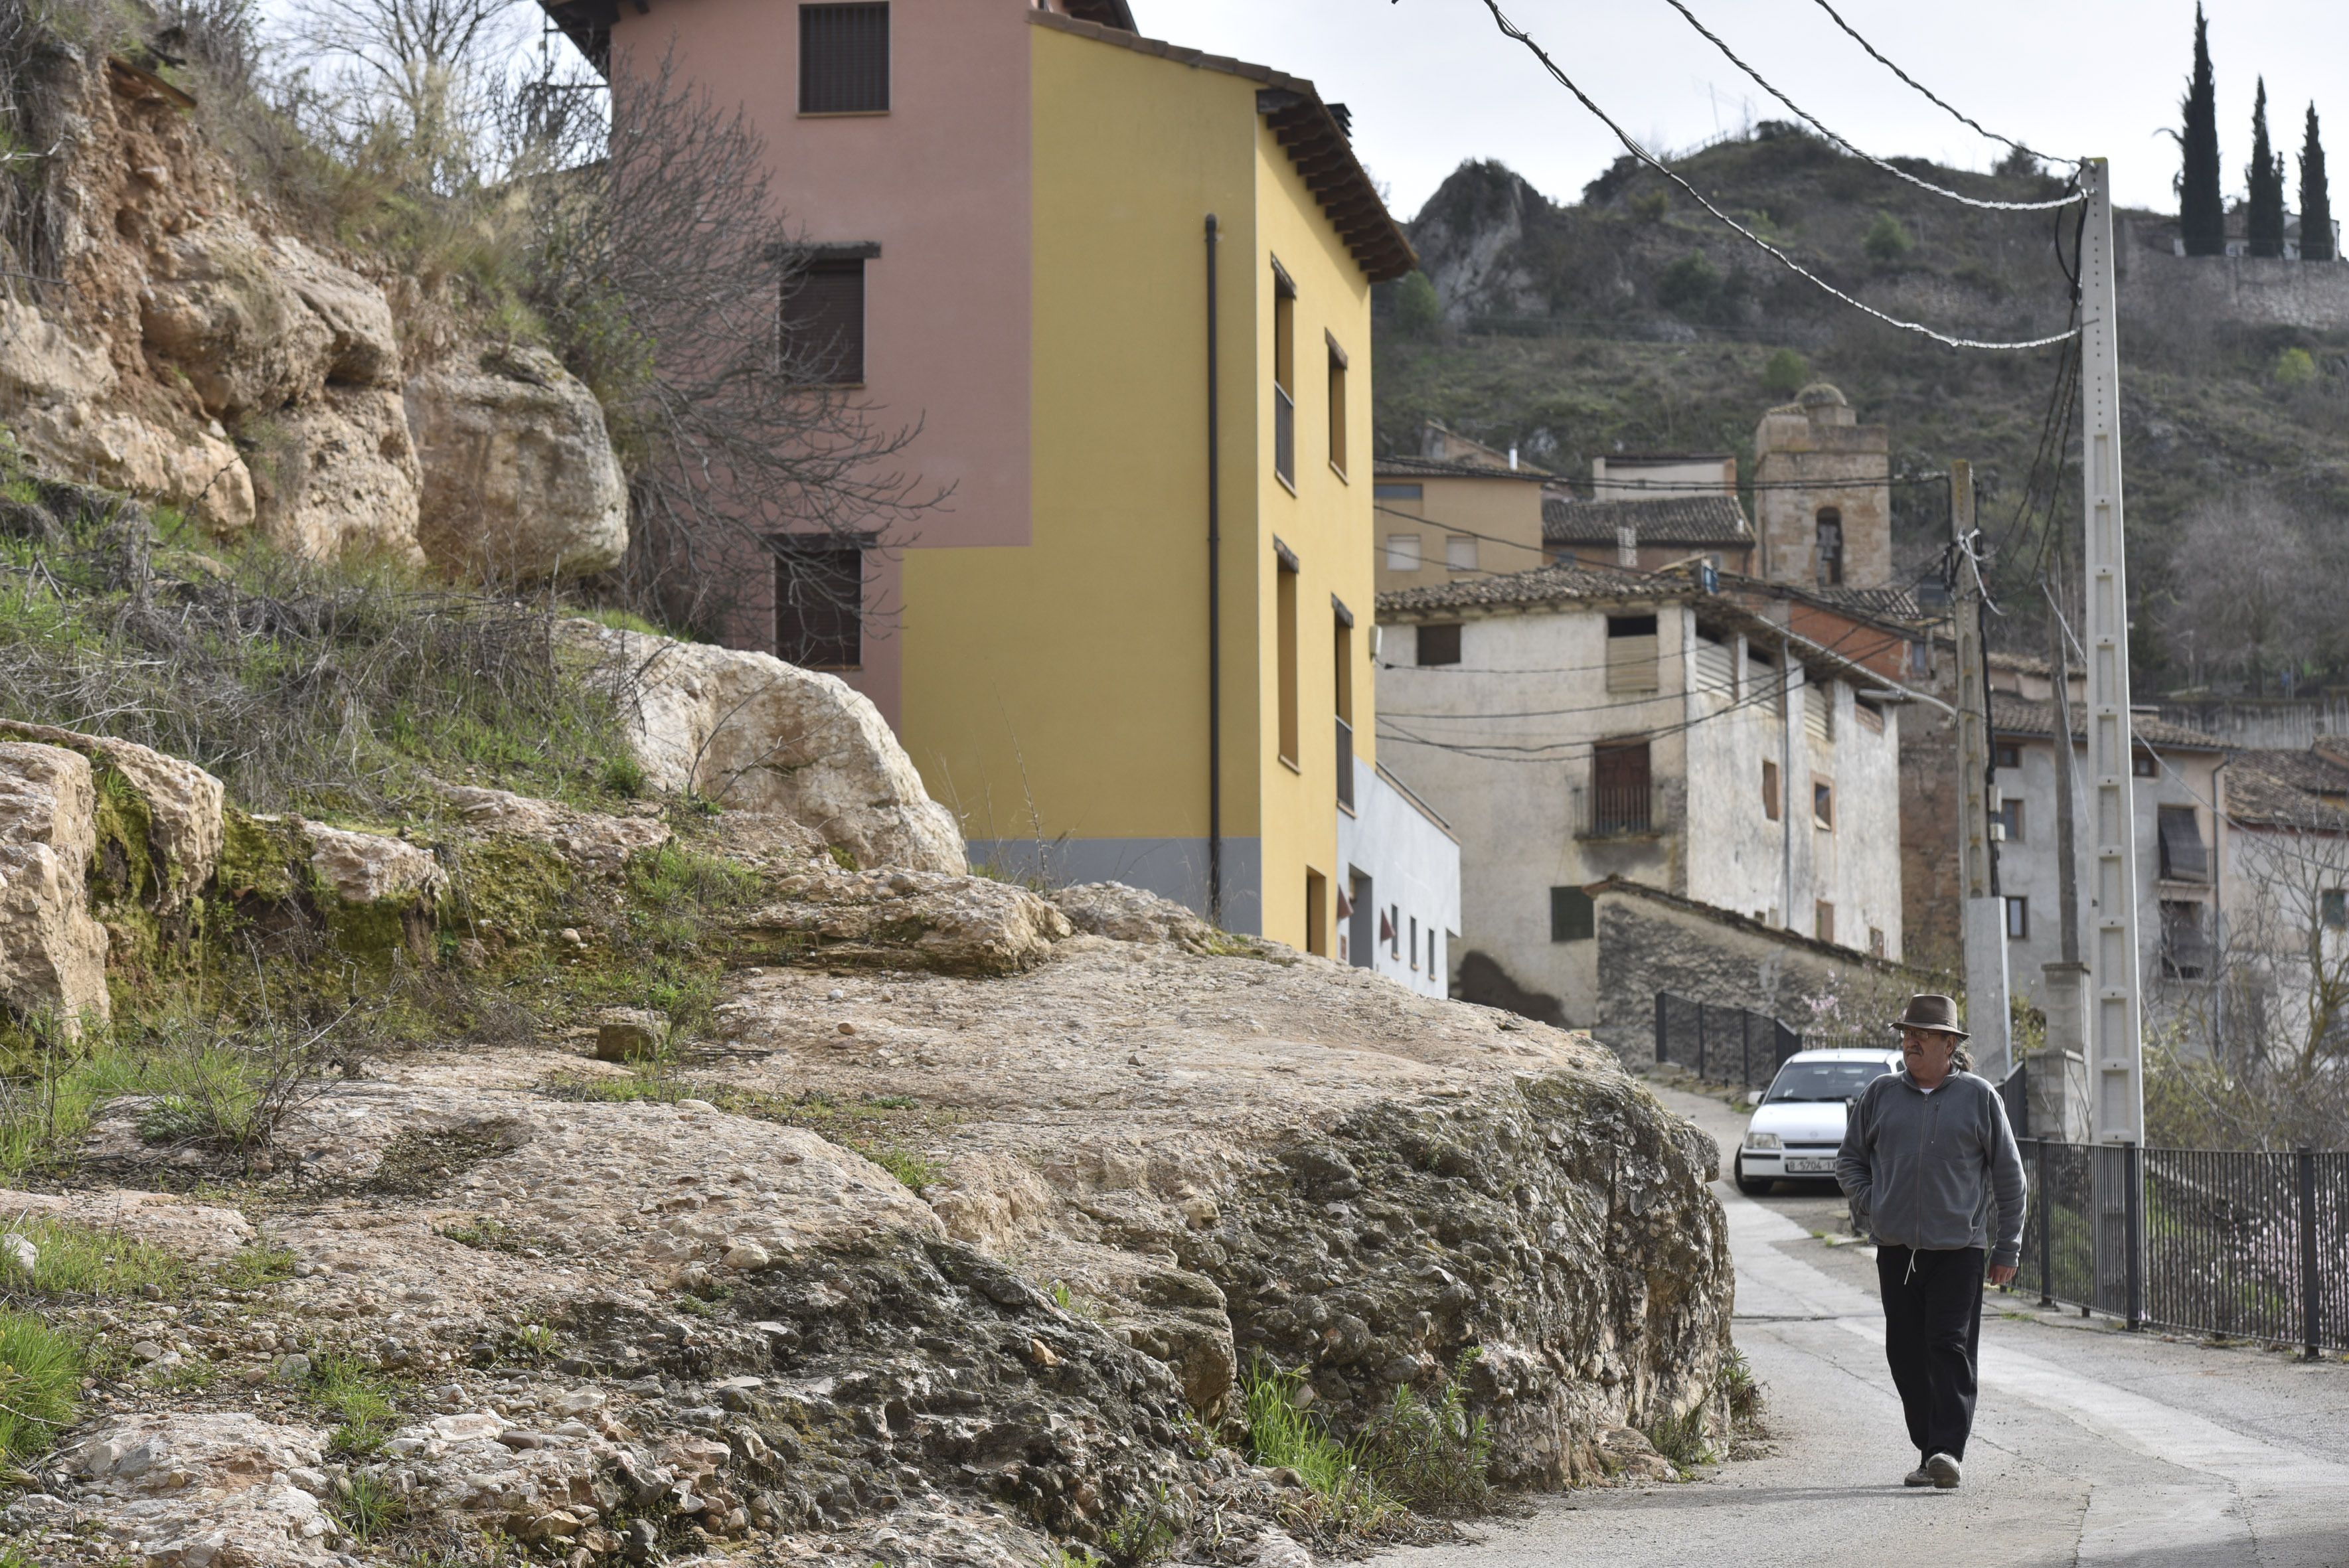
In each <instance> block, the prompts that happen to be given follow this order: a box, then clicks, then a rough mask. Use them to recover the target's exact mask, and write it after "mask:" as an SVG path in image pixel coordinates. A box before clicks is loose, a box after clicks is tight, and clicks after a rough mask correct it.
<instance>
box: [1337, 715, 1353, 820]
mask: <svg viewBox="0 0 2349 1568" xmlns="http://www.w3.org/2000/svg"><path fill="white" fill-rule="evenodd" d="M1338 804H1340V806H1343V807H1345V808H1346V810H1349V811H1350V810H1353V809H1354V727H1353V726H1352V725H1350V724H1348V723H1347V722H1346V721H1345V720H1344V719H1342V718H1341V719H1340V720H1339V721H1338Z"/></svg>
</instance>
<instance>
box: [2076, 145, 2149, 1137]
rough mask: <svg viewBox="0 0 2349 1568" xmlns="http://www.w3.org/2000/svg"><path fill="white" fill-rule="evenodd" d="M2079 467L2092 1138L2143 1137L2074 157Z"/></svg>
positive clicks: (2122, 777)
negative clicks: (2091, 868) (2091, 874)
mask: <svg viewBox="0 0 2349 1568" xmlns="http://www.w3.org/2000/svg"><path fill="white" fill-rule="evenodd" d="M2080 182H2081V184H2082V185H2083V186H2084V187H2085V189H2086V191H2087V201H2088V211H2087V222H2086V223H2085V226H2084V227H2083V229H2082V230H2081V238H2080V390H2081V398H2082V403H2083V407H2082V421H2081V427H2080V471H2081V476H2082V484H2083V489H2084V490H2085V518H2086V521H2087V534H2088V539H2087V554H2086V557H2085V568H2086V570H2085V582H2084V586H2085V589H2086V598H2087V616H2086V621H2087V626H2086V638H2085V649H2084V651H2085V654H2086V655H2087V659H2088V716H2087V717H2088V799H2089V802H2090V810H2089V813H2088V819H2089V820H2088V830H2089V832H2090V834H2091V835H2092V839H2091V842H2092V844H2093V846H2094V856H2093V863H2094V864H2095V878H2094V880H2093V882H2091V883H2090V907H2091V910H2092V912H2093V913H2091V915H2090V917H2089V919H2090V929H2091V930H2092V931H2093V932H2094V934H2095V936H2094V940H2093V941H2091V942H2090V943H2089V944H2088V1081H2089V1094H2088V1113H2089V1125H2090V1129H2091V1132H2092V1135H2093V1136H2094V1137H2095V1140H2096V1141H2097V1142H2099V1143H2141V1142H2143V1141H2144V1138H2145V1044H2144V1037H2143V1035H2142V1033H2141V1029H2140V1016H2141V997H2142V995H2143V989H2142V982H2141V979H2140V976H2139V975H2138V973H2137V807H2136V801H2135V799H2133V793H2134V792H2133V789H2132V787H2131V784H2130V780H2129V774H2130V763H2131V758H2132V757H2133V755H2134V750H2135V748H2134V747H2133V746H2132V745H2131V743H2130V738H2129V647H2128V563H2127V553H2126V549H2125V544H2124V541H2125V539H2126V537H2127V536H2126V534H2125V532H2124V531H2123V529H2122V525H2121V383H2120V370H2121V366H2120V340H2119V337H2118V335H2117V332H2116V319H2115V318H2116V306H2117V303H2118V302H2117V299H2116V290H2115V288H2114V280H2113V200H2112V169H2111V165H2110V164H2109V163H2108V162H2107V161H2106V160H2104V159H2101V158H2092V159H2090V160H2087V161H2086V162H2085V163H2083V164H2082V165H2081V166H2080Z"/></svg>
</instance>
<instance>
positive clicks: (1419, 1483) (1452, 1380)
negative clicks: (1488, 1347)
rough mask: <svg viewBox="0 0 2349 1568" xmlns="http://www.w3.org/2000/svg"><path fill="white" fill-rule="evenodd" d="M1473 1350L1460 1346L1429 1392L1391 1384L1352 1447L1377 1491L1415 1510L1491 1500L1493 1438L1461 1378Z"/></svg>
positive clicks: (1473, 1509)
mask: <svg viewBox="0 0 2349 1568" xmlns="http://www.w3.org/2000/svg"><path fill="white" fill-rule="evenodd" d="M1476 1355H1477V1353H1476V1351H1475V1349H1474V1348H1473V1347H1472V1348H1470V1349H1467V1350H1464V1351H1462V1352H1461V1353H1460V1359H1459V1360H1458V1362H1456V1363H1455V1364H1454V1367H1453V1369H1452V1373H1451V1375H1450V1376H1449V1377H1445V1378H1444V1385H1443V1387H1440V1388H1438V1389H1437V1390H1436V1391H1435V1393H1434V1395H1433V1397H1431V1398H1421V1397H1420V1396H1419V1395H1418V1394H1416V1393H1414V1392H1413V1390H1412V1388H1411V1387H1410V1386H1409V1385H1404V1386H1402V1387H1397V1388H1396V1389H1395V1392H1394V1399H1393V1401H1392V1403H1391V1404H1389V1405H1388V1406H1387V1408H1385V1409H1384V1410H1382V1411H1381V1412H1380V1413H1379V1415H1378V1416H1377V1417H1376V1418H1373V1419H1372V1420H1371V1423H1370V1424H1369V1426H1368V1427H1367V1428H1365V1429H1364V1430H1363V1432H1362V1436H1361V1439H1360V1442H1359V1443H1358V1445H1357V1449H1358V1451H1359V1453H1360V1456H1361V1464H1362V1466H1363V1468H1364V1469H1366V1470H1369V1471H1370V1473H1371V1475H1372V1476H1373V1477H1375V1478H1376V1479H1377V1481H1378V1484H1379V1486H1380V1488H1381V1490H1382V1491H1385V1492H1387V1493H1388V1494H1389V1495H1390V1496H1392V1497H1393V1498H1394V1499H1395V1500H1396V1501H1399V1502H1402V1504H1403V1505H1404V1506H1406V1507H1408V1508H1409V1509H1411V1511H1413V1512H1414V1513H1433V1514H1444V1515H1447V1516H1454V1517H1457V1516H1461V1515H1466V1514H1474V1513H1480V1512H1482V1511H1484V1510H1485V1507H1486V1506H1487V1505H1488V1504H1489V1503H1490V1502H1491V1501H1492V1500H1493V1483H1492V1479H1491V1474H1490V1472H1491V1469H1492V1461H1493V1439H1492V1437H1491V1434H1490V1433H1488V1432H1487V1431H1486V1430H1485V1418H1484V1417H1482V1416H1479V1415H1475V1414H1472V1413H1471V1412H1470V1410H1469V1408H1468V1390H1467V1386H1466V1378H1467V1376H1468V1368H1469V1367H1470V1366H1471V1365H1473V1364H1474V1363H1475V1359H1476Z"/></svg>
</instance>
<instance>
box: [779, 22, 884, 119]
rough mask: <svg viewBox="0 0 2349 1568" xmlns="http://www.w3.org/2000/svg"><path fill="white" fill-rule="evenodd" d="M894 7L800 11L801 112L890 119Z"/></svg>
mask: <svg viewBox="0 0 2349 1568" xmlns="http://www.w3.org/2000/svg"><path fill="white" fill-rule="evenodd" d="M888 108H889V7H888V5H885V4H881V5H802V6H801V7H800V112H801V113H802V114H885V113H886V112H888Z"/></svg>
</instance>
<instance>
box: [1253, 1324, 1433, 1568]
mask: <svg viewBox="0 0 2349 1568" xmlns="http://www.w3.org/2000/svg"><path fill="white" fill-rule="evenodd" d="M1304 1386H1305V1374H1304V1373H1303V1372H1302V1371H1288V1372H1283V1371H1279V1370H1278V1369H1277V1368H1274V1367H1270V1366H1269V1365H1268V1364H1266V1363H1264V1362H1262V1361H1258V1362H1256V1363H1254V1364H1252V1365H1251V1366H1250V1367H1248V1368H1247V1370H1246V1371H1244V1372H1243V1373H1241V1375H1240V1397H1241V1410H1242V1413H1243V1418H1244V1419H1245V1420H1246V1421H1247V1434H1248V1455H1249V1457H1250V1458H1251V1459H1253V1460H1256V1462H1257V1463H1258V1464H1260V1465H1268V1466H1271V1467H1274V1468H1276V1469H1287V1470H1294V1471H1295V1472H1296V1473H1297V1476H1298V1478H1299V1480H1302V1481H1303V1482H1304V1483H1305V1490H1306V1491H1308V1492H1309V1493H1311V1494H1312V1497H1313V1501H1314V1511H1315V1513H1316V1515H1317V1522H1318V1523H1319V1524H1320V1525H1321V1526H1322V1527H1323V1528H1325V1529H1327V1530H1329V1531H1330V1532H1332V1533H1335V1534H1339V1535H1357V1534H1362V1533H1366V1532H1371V1531H1373V1530H1376V1529H1377V1528H1378V1527H1379V1526H1380V1525H1381V1524H1383V1523H1385V1522H1388V1521H1389V1520H1390V1519H1391V1518H1392V1516H1393V1515H1394V1514H1395V1513H1396V1512H1397V1511H1399V1510H1401V1508H1402V1503H1400V1502H1399V1501H1396V1500H1395V1499H1394V1498H1393V1497H1392V1496H1390V1495H1388V1493H1387V1492H1386V1491H1385V1490H1384V1489H1383V1488H1381V1486H1380V1485H1379V1483H1378V1481H1377V1480H1375V1479H1374V1478H1373V1477H1372V1476H1371V1472H1370V1471H1369V1470H1368V1469H1366V1468H1365V1467H1364V1466H1363V1464H1362V1462H1361V1456H1360V1455H1359V1454H1358V1453H1357V1452H1356V1451H1355V1449H1353V1448H1352V1447H1351V1446H1350V1445H1348V1444H1346V1443H1342V1442H1340V1441H1339V1440H1338V1439H1336V1438H1334V1437H1332V1436H1330V1431H1329V1429H1327V1428H1326V1427H1324V1426H1323V1425H1322V1423H1321V1421H1320V1418H1319V1417H1316V1416H1314V1415H1312V1414H1311V1413H1310V1412H1309V1411H1308V1410H1306V1409H1305V1408H1304V1407H1303V1406H1301V1405H1299V1403H1298V1402H1297V1396H1298V1391H1299V1389H1301V1388H1302V1387H1304Z"/></svg>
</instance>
